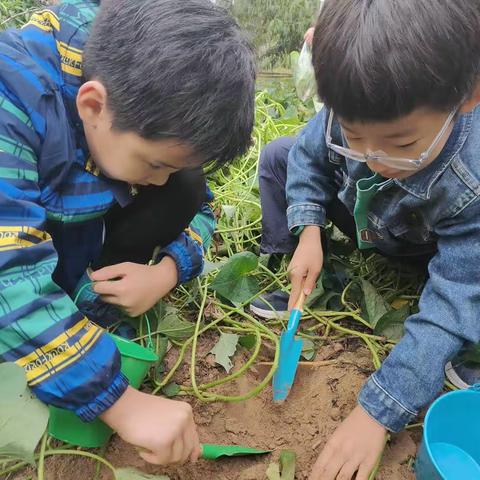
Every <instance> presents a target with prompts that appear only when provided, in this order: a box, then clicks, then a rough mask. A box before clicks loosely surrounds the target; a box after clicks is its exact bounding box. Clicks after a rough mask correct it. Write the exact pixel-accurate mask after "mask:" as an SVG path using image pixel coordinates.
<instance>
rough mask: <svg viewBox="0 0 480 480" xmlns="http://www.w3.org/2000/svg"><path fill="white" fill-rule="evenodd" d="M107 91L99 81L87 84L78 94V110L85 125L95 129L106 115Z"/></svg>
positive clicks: (91, 81)
mask: <svg viewBox="0 0 480 480" xmlns="http://www.w3.org/2000/svg"><path fill="white" fill-rule="evenodd" d="M106 105H107V90H106V89H105V87H104V86H103V84H102V83H101V82H99V81H97V80H90V81H88V82H85V83H84V84H83V85H82V86H81V87H80V88H79V90H78V93H77V110H78V114H79V116H80V118H81V119H82V121H83V123H84V124H85V125H88V126H91V127H95V126H96V124H97V122H98V121H99V120H100V119H101V118H102V117H103V116H104V115H105V113H106Z"/></svg>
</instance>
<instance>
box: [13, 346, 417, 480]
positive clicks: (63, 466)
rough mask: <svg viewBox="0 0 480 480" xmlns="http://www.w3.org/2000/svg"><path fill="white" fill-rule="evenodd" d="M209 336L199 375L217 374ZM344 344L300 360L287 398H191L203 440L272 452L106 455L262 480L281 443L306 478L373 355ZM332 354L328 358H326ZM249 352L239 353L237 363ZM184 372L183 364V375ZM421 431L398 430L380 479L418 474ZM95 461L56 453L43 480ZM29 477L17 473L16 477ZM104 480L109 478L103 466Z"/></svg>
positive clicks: (217, 479) (168, 471)
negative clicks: (155, 458) (181, 462)
mask: <svg viewBox="0 0 480 480" xmlns="http://www.w3.org/2000/svg"><path fill="white" fill-rule="evenodd" d="M209 348H210V344H209V342H208V339H207V340H206V343H205V344H202V345H201V346H200V349H199V358H201V359H202V360H201V362H200V363H199V366H198V377H199V379H200V380H202V379H203V380H206V379H208V380H210V379H211V378H213V377H215V376H216V374H217V372H218V370H217V367H216V366H214V367H212V366H211V359H210V358H209V356H208V351H209ZM351 350H352V348H351V346H350V347H349V348H348V349H347V350H346V351H345V350H344V346H343V345H342V344H333V345H328V346H325V347H323V348H322V349H321V350H320V352H319V354H318V355H317V358H316V359H315V361H316V362H318V365H317V366H305V365H300V367H299V371H298V373H297V379H296V383H295V385H294V388H293V389H292V391H291V393H290V395H289V397H288V399H287V401H286V402H285V403H283V404H282V405H275V404H274V403H273V402H272V392H271V388H267V389H266V390H265V391H264V392H262V393H261V394H260V395H259V396H257V397H255V398H253V399H251V400H249V401H247V402H243V403H227V404H202V403H200V402H198V401H197V400H191V401H192V404H193V407H194V411H195V417H196V420H197V423H198V427H199V432H200V438H201V440H202V441H203V442H205V443H220V444H221V443H223V444H240V445H248V446H251V447H257V448H261V449H269V450H270V449H272V450H274V453H273V454H271V455H266V456H263V457H257V458H248V459H247V458H236V459H225V460H221V461H216V462H213V461H204V460H202V461H199V462H198V463H197V464H196V465H194V466H192V465H189V466H183V467H175V468H159V467H155V466H151V465H148V464H146V463H145V462H144V461H143V460H141V459H140V458H139V457H138V455H137V454H136V452H135V450H134V449H133V448H132V447H130V446H129V445H127V444H125V443H124V442H122V441H121V440H120V439H118V438H114V439H113V441H112V442H111V443H110V445H109V447H108V450H107V452H106V458H107V459H108V460H109V461H110V462H111V463H113V465H115V466H116V467H136V468H138V469H139V470H142V471H143V472H146V473H150V474H165V475H168V476H169V478H170V479H171V480H198V479H204V480H264V479H266V476H265V472H266V470H267V467H268V465H269V463H270V462H272V461H275V460H277V459H278V455H279V452H280V451H281V450H282V449H292V450H294V451H295V452H296V454H297V474H296V479H297V480H306V479H307V478H308V474H309V469H310V468H311V466H312V465H313V463H314V461H315V458H316V457H317V455H318V453H319V452H320V451H321V449H322V446H323V445H324V443H325V441H326V439H327V438H328V437H329V436H330V435H331V434H332V433H333V431H334V430H335V428H336V427H337V426H338V425H339V424H340V422H341V421H342V419H344V418H345V417H346V416H347V415H348V413H349V412H350V411H351V409H352V408H353V407H354V406H355V404H356V397H357V394H358V391H359V389H360V387H361V386H362V384H363V382H364V381H365V379H366V378H367V376H368V374H369V372H370V371H371V370H372V364H371V360H370V357H369V354H368V352H367V351H366V350H364V349H363V348H362V347H358V348H356V351H351ZM325 360H327V361H325ZM243 361H244V359H243V358H241V355H240V356H239V358H237V363H241V362H243ZM267 369H268V366H261V365H260V366H257V367H256V368H255V369H254V371H250V372H249V373H248V375H246V376H243V377H240V378H239V379H238V380H237V381H236V384H234V385H232V384H230V387H229V388H228V392H229V393H230V394H232V393H233V392H238V393H245V392H246V391H248V390H249V389H251V388H252V386H253V385H255V383H258V381H259V378H262V376H263V375H265V374H266V371H267ZM184 376H186V368H185V369H184V370H183V371H182V372H179V377H180V378H181V377H184ZM418 439H419V433H410V432H403V433H401V434H399V435H395V436H393V438H392V440H391V442H390V443H389V445H388V446H387V448H386V451H385V455H384V459H383V464H382V468H381V470H380V472H379V474H378V475H377V479H378V480H413V479H414V478H415V477H414V474H413V473H412V471H411V467H410V465H411V463H412V458H413V457H414V456H415V452H416V448H417V444H418ZM94 472H95V467H94V465H93V462H91V461H89V460H84V459H79V458H78V457H76V458H75V457H56V458H53V457H52V458H51V459H49V460H47V473H46V480H84V479H85V480H89V479H92V478H94ZM20 478H27V477H22V476H17V477H16V479H20ZM101 479H102V480H110V479H111V476H110V474H109V473H108V472H107V471H106V470H105V471H103V472H102V475H101Z"/></svg>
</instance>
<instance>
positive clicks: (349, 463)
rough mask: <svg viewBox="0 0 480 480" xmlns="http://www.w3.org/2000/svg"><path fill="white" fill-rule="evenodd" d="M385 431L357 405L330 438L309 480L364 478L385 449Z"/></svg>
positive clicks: (359, 479) (365, 479)
mask: <svg viewBox="0 0 480 480" xmlns="http://www.w3.org/2000/svg"><path fill="white" fill-rule="evenodd" d="M386 435H387V430H386V429H385V428H384V427H383V426H382V425H380V424H379V423H377V422H376V421H375V420H373V419H372V418H371V417H370V416H369V415H368V414H367V413H366V412H365V410H364V409H363V408H362V407H361V406H360V405H357V407H356V408H355V409H354V410H353V412H352V413H351V414H350V415H349V416H348V417H347V418H346V419H345V420H344V422H343V423H342V424H341V425H340V426H339V427H338V428H337V430H336V431H335V432H334V434H333V435H332V436H331V437H330V439H329V440H328V442H327V444H326V445H325V447H324V449H323V451H322V452H321V454H320V456H319V457H318V460H317V462H316V463H315V466H314V467H313V470H312V473H311V474H310V477H309V480H351V479H352V477H353V475H354V474H355V472H358V473H357V475H356V477H355V479H356V480H368V477H369V475H370V473H371V472H372V470H373V469H374V468H375V465H376V463H377V461H378V459H379V457H380V455H381V454H382V451H383V449H384V447H385V440H386Z"/></svg>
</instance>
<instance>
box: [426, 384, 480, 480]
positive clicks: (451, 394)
mask: <svg viewBox="0 0 480 480" xmlns="http://www.w3.org/2000/svg"><path fill="white" fill-rule="evenodd" d="M470 394H477V395H480V392H478V391H476V390H472V389H468V390H455V391H454V392H448V393H446V394H444V395H441V396H440V397H438V398H437V399H436V400H435V401H434V402H433V403H432V404H431V405H430V407H429V409H428V411H427V414H426V415H425V420H424V422H423V446H424V448H425V451H426V453H427V455H428V458H429V460H430V462H431V463H432V465H433V466H434V467H435V469H436V470H437V472H438V474H439V475H440V476H441V477H442V480H447V478H446V477H445V475H443V473H442V472H441V471H440V467H439V465H438V463H437V461H436V460H435V458H434V457H433V455H432V450H431V448H430V445H431V443H432V442H431V441H430V438H429V433H430V432H429V428H428V423H429V421H430V417H431V416H432V415H433V414H434V412H435V410H436V408H437V406H438V405H439V404H441V403H443V402H444V401H445V399H446V398H452V397H454V396H457V397H459V396H460V395H470Z"/></svg>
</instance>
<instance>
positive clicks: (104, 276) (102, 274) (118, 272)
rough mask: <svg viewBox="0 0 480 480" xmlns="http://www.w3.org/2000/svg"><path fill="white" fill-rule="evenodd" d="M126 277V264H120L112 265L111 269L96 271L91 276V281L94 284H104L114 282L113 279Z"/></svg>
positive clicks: (105, 268)
mask: <svg viewBox="0 0 480 480" xmlns="http://www.w3.org/2000/svg"><path fill="white" fill-rule="evenodd" d="M124 275H125V264H124V263H118V264H117V265H110V266H109V267H104V268H101V269H100V270H95V271H94V272H92V273H91V274H90V279H91V280H93V281H94V282H103V281H105V280H112V279H113V278H118V277H123V276H124Z"/></svg>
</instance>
